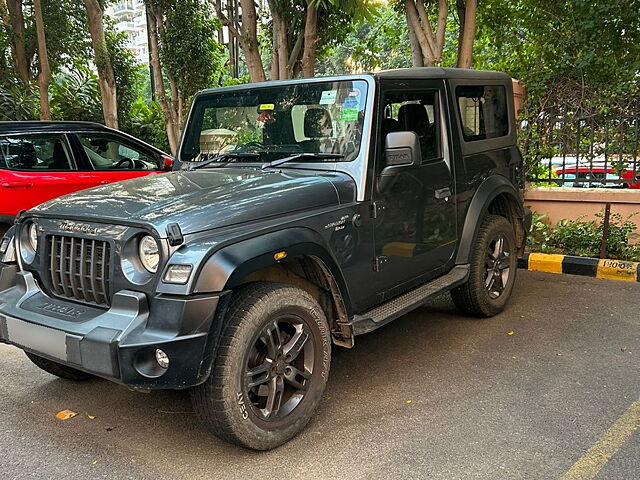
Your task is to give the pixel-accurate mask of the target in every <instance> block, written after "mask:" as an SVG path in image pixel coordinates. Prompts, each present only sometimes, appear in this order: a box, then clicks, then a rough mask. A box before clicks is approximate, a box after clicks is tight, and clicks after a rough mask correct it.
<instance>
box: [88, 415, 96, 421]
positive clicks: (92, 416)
mask: <svg viewBox="0 0 640 480" xmlns="http://www.w3.org/2000/svg"><path fill="white" fill-rule="evenodd" d="M87 418H88V419H89V420H95V418H96V416H95V415H89V414H87Z"/></svg>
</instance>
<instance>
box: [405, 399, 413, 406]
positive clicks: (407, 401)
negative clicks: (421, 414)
mask: <svg viewBox="0 0 640 480" xmlns="http://www.w3.org/2000/svg"><path fill="white" fill-rule="evenodd" d="M404 403H406V404H407V405H411V404H412V403H413V400H405V402H404Z"/></svg>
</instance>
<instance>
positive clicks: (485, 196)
mask: <svg viewBox="0 0 640 480" xmlns="http://www.w3.org/2000/svg"><path fill="white" fill-rule="evenodd" d="M501 194H506V195H507V196H508V197H511V198H512V199H513V200H514V203H515V205H517V208H518V215H519V216H520V217H521V218H524V216H525V211H524V206H523V205H522V201H521V200H520V194H519V193H518V191H517V190H516V189H515V187H514V186H513V184H512V183H511V182H510V181H509V180H508V179H507V178H505V177H503V176H501V175H492V176H490V177H489V178H487V179H486V180H485V181H484V182H482V184H481V185H480V187H478V189H477V190H476V193H475V194H474V196H473V198H472V199H471V203H470V204H469V208H468V209H467V212H466V216H465V222H464V226H463V227H462V234H461V235H460V244H459V247H458V253H457V255H456V264H458V265H460V264H465V263H469V261H470V259H469V256H470V253H471V247H472V246H473V240H474V239H475V238H476V234H477V233H478V230H479V229H480V224H481V222H482V219H483V218H484V216H485V215H486V213H487V210H488V208H489V205H490V204H491V202H492V201H493V200H494V199H495V198H496V197H497V196H498V195H501Z"/></svg>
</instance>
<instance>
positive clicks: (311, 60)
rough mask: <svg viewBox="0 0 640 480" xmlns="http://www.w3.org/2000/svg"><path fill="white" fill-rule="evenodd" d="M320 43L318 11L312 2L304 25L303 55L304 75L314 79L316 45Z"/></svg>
mask: <svg viewBox="0 0 640 480" xmlns="http://www.w3.org/2000/svg"><path fill="white" fill-rule="evenodd" d="M317 41H318V10H317V9H316V7H315V5H313V3H312V2H311V1H308V2H307V15H306V20H305V25H304V52H303V54H302V75H303V76H304V77H306V78H311V77H313V74H314V73H315V66H316V43H317Z"/></svg>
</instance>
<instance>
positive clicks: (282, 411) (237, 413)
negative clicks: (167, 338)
mask: <svg viewBox="0 0 640 480" xmlns="http://www.w3.org/2000/svg"><path fill="white" fill-rule="evenodd" d="M330 358H331V339H330V335H329V327H328V325H327V320H326V318H325V315H324V312H323V311H322V309H321V308H320V305H318V302H316V300H315V299H314V298H313V297H312V296H311V295H310V294H309V293H307V292H306V291H304V290H301V289H299V288H295V287H292V286H290V285H284V284H278V283H270V282H256V283H251V284H247V285H244V286H241V287H240V288H239V289H238V290H237V291H235V292H234V293H233V298H232V300H231V304H230V305H229V309H228V311H227V314H226V320H225V326H224V330H223V332H222V336H221V338H220V341H219V344H218V350H217V353H216V358H215V360H214V365H213V369H212V372H211V375H210V377H209V378H208V379H207V381H205V382H204V383H203V384H202V385H199V386H197V387H194V388H192V389H191V401H192V404H193V408H194V410H195V412H196V414H197V415H198V418H199V419H200V420H201V421H202V422H203V423H204V424H205V425H206V426H207V427H208V428H209V430H211V431H212V432H213V433H214V434H215V435H216V436H218V437H219V438H221V439H222V440H225V441H227V442H230V443H234V444H236V445H240V446H243V447H246V448H251V449H254V450H269V449H272V448H275V447H277V446H279V445H282V444H283V443H285V442H287V441H289V440H290V439H291V438H293V437H294V436H295V435H297V434H298V433H299V432H300V431H301V430H302V429H303V428H304V426H305V425H306V424H307V422H308V421H309V419H310V418H311V416H312V415H313V413H314V412H315V410H316V408H317V407H318V404H319V403H320V400H321V399H322V393H323V391H324V388H325V385H326V383H327V377H328V375H329V364H330Z"/></svg>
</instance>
